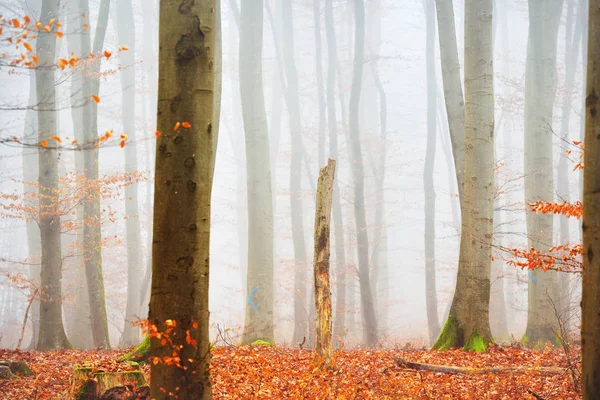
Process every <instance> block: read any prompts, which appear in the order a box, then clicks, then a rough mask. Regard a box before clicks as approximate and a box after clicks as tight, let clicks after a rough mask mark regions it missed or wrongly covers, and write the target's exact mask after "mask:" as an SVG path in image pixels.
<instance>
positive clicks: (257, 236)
mask: <svg viewBox="0 0 600 400" xmlns="http://www.w3.org/2000/svg"><path fill="white" fill-rule="evenodd" d="M262 42H263V0H244V1H243V2H242V9H241V15H240V57H239V63H240V67H239V72H240V95H241V99H242V116H243V120H244V131H245V134H246V136H245V137H246V174H247V188H248V281H247V287H246V288H247V293H248V296H247V301H246V321H245V324H244V334H243V336H242V343H252V342H254V341H256V340H264V341H267V342H274V337H273V197H272V195H271V168H270V163H269V162H265V159H266V160H269V157H268V154H269V134H268V128H267V116H266V112H265V100H264V94H263V81H262Z"/></svg>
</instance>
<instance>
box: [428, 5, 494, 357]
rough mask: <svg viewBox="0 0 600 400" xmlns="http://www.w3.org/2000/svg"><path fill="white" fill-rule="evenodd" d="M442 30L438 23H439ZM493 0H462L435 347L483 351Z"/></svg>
mask: <svg viewBox="0 0 600 400" xmlns="http://www.w3.org/2000/svg"><path fill="white" fill-rule="evenodd" d="M440 34H441V28H440ZM492 47H493V46H492V0H467V1H466V3H465V49H466V50H465V93H466V103H465V105H466V106H465V127H464V128H465V129H464V132H465V137H464V139H465V149H466V151H465V180H464V181H465V186H464V198H463V213H462V232H461V241H460V256H459V262H458V276H457V279H456V289H455V291H454V299H453V300H452V305H451V307H450V313H449V315H448V319H447V320H446V323H445V325H444V328H443V330H442V332H441V333H440V336H439V338H438V340H437V341H436V343H435V344H434V346H433V347H434V348H436V349H448V348H453V347H463V348H465V349H467V350H475V351H482V350H485V349H486V348H487V346H488V343H490V341H491V340H492V336H491V333H490V322H489V301H490V267H491V265H490V264H491V257H492V230H493V229H492V228H493V209H494V78H493V73H494V71H493V54H492Z"/></svg>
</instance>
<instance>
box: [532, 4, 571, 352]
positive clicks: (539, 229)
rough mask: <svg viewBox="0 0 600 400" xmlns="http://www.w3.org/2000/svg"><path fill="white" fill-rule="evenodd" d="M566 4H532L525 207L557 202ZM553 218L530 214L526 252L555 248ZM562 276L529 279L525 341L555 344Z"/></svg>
mask: <svg viewBox="0 0 600 400" xmlns="http://www.w3.org/2000/svg"><path fill="white" fill-rule="evenodd" d="M562 5H563V1H562V0H548V1H544V2H539V1H535V0H530V1H529V37H528V43H527V63H526V76H525V157H524V159H525V204H529V203H533V202H535V201H537V200H544V201H553V200H554V176H553V163H552V136H553V135H552V115H553V112H552V110H553V105H554V98H555V94H556V44H557V39H558V28H559V24H560V16H561V13H562ZM553 219H554V216H553V215H552V214H541V213H535V212H532V211H531V209H530V208H528V209H527V238H528V247H529V248H534V249H537V250H541V251H548V249H549V248H550V247H552V240H553V236H552V231H553V229H552V228H553V226H552V225H553ZM557 279H558V275H557V273H556V272H555V271H548V272H544V271H543V270H534V271H532V272H531V279H529V281H528V282H529V283H528V285H529V291H528V303H529V307H528V309H527V329H526V330H525V336H524V337H523V341H524V342H525V343H528V344H529V345H535V343H536V342H539V341H554V340H555V338H556V334H558V332H559V330H558V320H557V318H556V315H555V312H554V305H556V306H558V303H557V300H558V296H557V295H558V286H557V285H558V280H557Z"/></svg>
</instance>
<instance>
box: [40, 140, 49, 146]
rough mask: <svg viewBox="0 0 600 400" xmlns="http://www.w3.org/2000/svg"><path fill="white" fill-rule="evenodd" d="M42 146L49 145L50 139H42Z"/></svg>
mask: <svg viewBox="0 0 600 400" xmlns="http://www.w3.org/2000/svg"><path fill="white" fill-rule="evenodd" d="M40 146H42V147H47V146H48V141H47V140H42V142H41V143H40Z"/></svg>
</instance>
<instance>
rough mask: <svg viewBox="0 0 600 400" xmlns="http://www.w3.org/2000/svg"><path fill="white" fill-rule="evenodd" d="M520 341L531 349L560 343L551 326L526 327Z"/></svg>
mask: <svg viewBox="0 0 600 400" xmlns="http://www.w3.org/2000/svg"><path fill="white" fill-rule="evenodd" d="M521 343H522V344H523V345H524V346H525V347H527V348H531V349H537V348H540V347H543V346H545V345H546V344H551V345H553V346H559V345H560V339H559V338H558V337H557V336H556V334H555V333H554V332H553V331H552V329H551V328H549V327H548V328H538V329H530V328H528V329H526V330H525V334H524V335H523V337H522V338H521Z"/></svg>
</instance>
